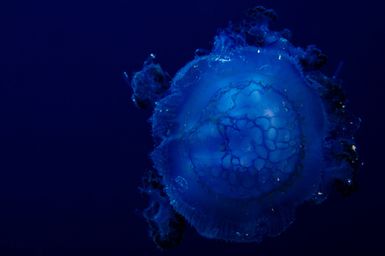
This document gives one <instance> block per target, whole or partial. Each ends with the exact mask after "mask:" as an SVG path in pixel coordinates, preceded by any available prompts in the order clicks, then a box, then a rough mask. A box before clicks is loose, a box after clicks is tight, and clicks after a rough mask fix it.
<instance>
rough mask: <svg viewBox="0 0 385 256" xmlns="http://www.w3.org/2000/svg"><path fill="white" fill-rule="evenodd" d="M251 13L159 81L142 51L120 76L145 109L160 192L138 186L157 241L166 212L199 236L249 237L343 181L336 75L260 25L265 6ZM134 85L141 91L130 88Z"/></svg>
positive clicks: (258, 236)
mask: <svg viewBox="0 0 385 256" xmlns="http://www.w3.org/2000/svg"><path fill="white" fill-rule="evenodd" d="M251 13H252V16H251V18H250V20H249V21H248V22H245V23H244V24H243V25H242V26H240V27H237V28H236V27H234V26H230V27H229V28H228V29H226V30H224V31H222V32H221V33H220V34H219V35H218V36H217V37H216V39H215V42H214V48H213V50H212V51H211V52H209V53H207V54H204V55H201V54H199V55H196V57H195V59H194V60H193V61H191V62H190V63H188V64H187V65H186V66H185V67H183V68H182V69H181V70H180V71H179V72H177V74H176V75H175V76H174V78H173V79H172V81H171V82H170V84H169V86H167V85H165V81H167V77H168V75H167V73H165V72H164V71H163V70H162V69H161V68H160V66H159V65H158V64H155V63H154V59H153V56H152V57H151V58H150V59H149V60H148V61H147V62H146V63H145V66H144V69H143V70H142V71H140V72H138V73H136V74H135V75H134V77H133V79H132V82H131V85H132V87H133V89H134V94H133V99H134V101H135V102H136V103H137V102H138V101H139V102H140V101H142V102H143V101H146V102H152V103H151V104H152V105H153V106H154V112H153V116H152V118H151V121H152V130H153V137H154V141H155V143H156V147H155V150H154V151H153V153H152V155H151V156H152V160H153V163H154V168H155V169H156V171H157V175H158V176H157V180H158V181H159V182H158V183H159V184H162V186H161V188H159V186H158V190H159V191H162V192H163V193H164V194H163V196H162V199H161V200H159V196H158V200H157V199H156V198H154V197H151V193H148V194H149V195H150V198H152V201H153V202H154V201H155V202H157V206H156V207H154V206H152V207H150V209H152V211H153V212H155V214H153V215H151V216H150V217H148V216H147V219H148V220H150V221H152V223H155V224H156V223H157V225H154V226H155V231H154V232H153V233H154V234H157V235H158V236H159V233H162V234H161V237H163V240H167V239H169V238H170V237H171V236H172V235H171V234H172V233H173V232H174V231H173V230H175V225H174V228H171V226H172V225H170V223H174V224H175V223H176V222H175V218H172V217H171V218H170V217H169V216H171V215H173V214H174V215H175V214H177V215H180V216H182V217H183V219H184V220H186V221H187V222H188V223H190V224H191V225H192V226H193V227H194V228H195V229H196V230H197V231H198V232H199V233H200V234H201V235H202V236H205V237H208V238H216V239H223V240H227V241H234V242H259V241H261V240H262V239H263V238H264V237H266V236H275V235H278V234H280V233H281V232H282V231H283V230H285V228H287V227H288V225H289V224H290V223H291V222H292V221H293V220H294V212H295V209H296V207H297V206H298V205H300V204H301V203H303V202H306V201H311V200H315V201H322V199H323V198H324V197H325V193H326V192H327V189H328V187H329V186H330V185H331V184H340V187H343V188H344V189H345V190H346V187H350V188H351V187H352V186H353V185H352V183H353V182H352V181H353V180H354V176H355V175H354V173H355V170H356V169H357V168H356V167H357V166H356V165H357V156H356V154H355V146H354V141H353V136H352V133H353V132H354V130H355V129H354V128H355V127H356V124H355V121H353V120H354V119H352V118H351V117H350V116H349V115H347V113H346V111H345V105H344V104H345V99H344V97H343V94H342V93H341V90H340V86H339V85H338V83H337V82H336V80H335V79H333V78H328V77H326V76H325V75H323V74H322V73H320V72H319V68H320V67H321V66H322V65H323V64H324V63H325V60H326V59H325V55H323V54H322V53H321V52H320V51H319V50H318V49H317V48H315V47H314V46H310V47H308V48H307V49H306V50H303V49H302V48H297V47H294V46H293V45H292V44H291V43H290V42H289V41H288V39H287V34H288V32H287V31H283V32H275V31H271V30H269V27H268V24H269V21H271V19H273V18H274V17H275V16H274V13H273V12H272V11H271V10H267V9H264V8H262V7H257V8H255V9H253V10H252V12H251ZM149 70H151V72H149ZM154 70H155V71H156V72H154ZM154 73H155V75H154ZM144 78H145V79H144ZM144 80H145V81H147V82H143V81H144ZM148 81H150V82H148ZM143 84H145V88H147V90H148V88H152V91H151V92H150V93H143V94H140V93H136V92H139V91H140V90H139V89H138V87H142V88H144V87H143ZM142 91H143V90H142ZM155 92H157V93H155ZM149 95H155V96H153V97H152V101H151V97H150V98H149ZM335 181H340V182H339V183H338V182H337V183H336V182H335ZM158 183H157V184H158ZM146 188H147V190H146V189H145V191H154V186H151V185H150V186H148V185H147V186H146ZM152 193H153V192H152ZM154 209H155V210H154ZM159 209H162V210H159ZM165 209H168V210H167V211H165ZM147 211H148V209H147ZM165 212H167V214H165ZM170 213H171V214H170ZM157 220H158V221H157ZM172 220H173V221H174V222H172ZM182 222H183V221H180V222H179V223H180V224H181V223H182ZM181 225H182V224H181ZM159 227H163V228H162V229H160V228H159ZM164 227H168V228H166V230H165V229H164ZM160 230H162V232H160ZM173 234H175V232H174V233H173ZM174 237H175V235H174ZM158 245H159V243H158Z"/></svg>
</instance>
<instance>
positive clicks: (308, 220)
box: [0, 0, 385, 256]
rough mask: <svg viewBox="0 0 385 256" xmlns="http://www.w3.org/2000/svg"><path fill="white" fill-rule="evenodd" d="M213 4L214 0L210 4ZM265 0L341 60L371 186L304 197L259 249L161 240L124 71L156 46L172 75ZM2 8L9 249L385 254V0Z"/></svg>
mask: <svg viewBox="0 0 385 256" xmlns="http://www.w3.org/2000/svg"><path fill="white" fill-rule="evenodd" d="M207 2H208V3H207ZM255 4H263V5H265V6H266V7H269V8H273V9H275V10H276V11H277V13H278V14H279V20H278V22H277V24H276V26H277V27H278V28H279V27H281V28H283V27H287V28H290V29H291V31H292V32H293V41H294V43H295V44H298V45H301V46H305V45H307V44H312V43H315V44H317V46H318V47H319V48H321V49H323V50H324V52H325V53H326V54H328V56H329V65H328V67H327V68H326V69H325V71H327V72H330V73H333V72H334V71H335V69H336V68H337V66H338V63H339V62H340V61H343V62H344V63H345V64H344V66H343V68H342V70H341V73H340V75H341V77H343V78H344V81H345V82H344V88H345V90H346V92H347V95H348V97H349V99H350V105H349V107H350V108H351V109H352V111H353V112H355V113H356V114H357V115H358V116H361V117H362V119H363V124H362V127H361V129H360V131H359V134H358V142H359V150H360V153H361V156H362V158H363V161H364V162H365V166H364V168H363V170H362V172H361V173H360V178H359V180H360V184H359V185H360V187H359V190H358V192H356V193H355V194H353V195H352V196H350V197H348V198H343V197H341V196H339V195H338V194H337V193H333V194H332V195H331V197H330V198H329V200H328V201H326V202H325V203H324V204H322V205H319V206H314V205H305V206H303V207H301V209H300V210H299V212H298V213H297V220H296V222H295V223H294V224H293V225H292V226H291V227H290V228H289V229H288V230H287V231H286V232H285V233H284V234H282V235H281V236H280V237H278V238H273V239H268V240H266V241H265V242H264V243H262V244H260V245H255V244H231V243H224V242H220V241H212V240H206V239H204V238H201V237H200V236H199V235H197V234H196V233H195V231H194V230H192V229H189V230H188V231H187V234H186V236H185V239H184V241H183V242H182V244H181V246H179V247H178V248H176V249H174V250H171V251H169V252H166V253H162V252H160V251H159V250H157V249H156V248H155V246H154V244H153V242H152V241H151V239H150V238H149V237H148V232H147V224H146V223H145V221H144V219H143V218H142V217H141V209H142V208H143V207H144V206H145V198H144V197H143V196H142V195H141V194H140V192H139V191H138V186H140V184H141V176H142V174H143V171H144V170H146V169H147V168H149V167H150V166H151V162H150V161H149V159H148V153H149V152H150V151H151V149H152V141H151V136H150V127H149V124H148V123H147V122H146V118H147V117H148V116H149V114H150V113H148V115H147V116H146V115H143V113H142V112H141V111H138V110H137V109H136V108H135V107H134V106H133V104H131V102H130V93H131V92H130V90H129V87H128V86H127V84H125V83H124V81H123V79H122V72H123V71H128V72H132V71H136V70H138V69H140V67H141V65H142V62H143V60H144V59H145V58H146V57H147V55H148V54H149V53H151V52H153V53H155V54H156V55H157V57H158V59H159V61H160V62H161V63H162V64H163V67H164V68H165V69H166V70H168V71H169V72H170V73H171V74H174V73H175V72H176V70H177V69H178V68H179V67H181V66H182V65H183V64H184V63H186V62H187V61H189V60H191V59H192V57H193V52H194V50H195V49H196V48H210V47H211V44H210V42H211V41H212V38H213V36H214V35H215V33H216V31H217V29H218V28H220V27H224V26H226V25H227V22H228V20H239V19H240V18H241V17H242V14H243V12H244V11H245V10H246V9H248V8H250V7H253V6H254V5H255ZM2 5H4V6H2V7H1V8H0V10H1V11H0V12H1V13H2V14H1V15H0V19H1V20H0V21H1V25H0V27H1V30H0V45H1V48H0V255H1V256H3V255H4V256H8V255H95V256H96V255H199V254H201V255H203V254H204V253H206V254H207V255H210V254H212V255H238V256H241V255H242V256H243V255H336V254H340V255H364V254H370V255H384V253H385V243H384V239H385V237H384V231H385V200H384V196H385V186H384V180H385V172H384V164H383V159H384V157H383V155H384V152H385V151H384V145H385V135H384V132H383V131H384V130H385V118H384V117H385V115H384V112H383V111H382V109H383V108H384V102H385V100H384V99H385V93H384V92H385V76H384V70H385V48H384V45H385V15H383V13H384V11H383V10H384V9H385V7H384V4H383V3H381V2H380V1H376V0H368V1H365V2H362V3H360V2H359V1H356V2H354V1H332V0H323V1H304V0H302V1H300V0H295V1H251V0H250V1H249V0H243V1H223V0H221V1H220V0H211V1H203V0H196V1H190V2H187V1H174V0H169V1H155V0H143V1H137V2H136V3H132V1H128V0H126V1H122V0H121V1H104V3H102V2H95V1H89V2H86V1H83V2H81V3H80V1H79V2H73V3H72V2H69V1H50V2H45V3H43V2H40V1H39V2H34V1H24V2H21V1H19V2H17V1H13V2H12V3H8V4H4V3H2Z"/></svg>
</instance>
